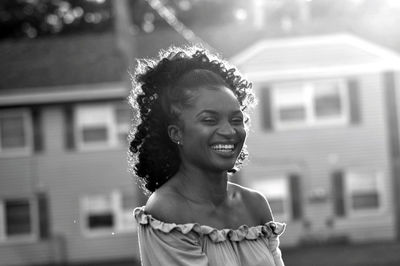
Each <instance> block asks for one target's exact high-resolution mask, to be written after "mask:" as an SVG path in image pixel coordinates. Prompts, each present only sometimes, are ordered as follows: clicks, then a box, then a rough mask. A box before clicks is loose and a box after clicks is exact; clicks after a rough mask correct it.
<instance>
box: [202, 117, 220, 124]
mask: <svg viewBox="0 0 400 266" xmlns="http://www.w3.org/2000/svg"><path fill="white" fill-rule="evenodd" d="M202 121H203V122H204V123H208V124H211V123H215V122H217V120H216V119H215V118H212V117H206V118H203V120H202Z"/></svg>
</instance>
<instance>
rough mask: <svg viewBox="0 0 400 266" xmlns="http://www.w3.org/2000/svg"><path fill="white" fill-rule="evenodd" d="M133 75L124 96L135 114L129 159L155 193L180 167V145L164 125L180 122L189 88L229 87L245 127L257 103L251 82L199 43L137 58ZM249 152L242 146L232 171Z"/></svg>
mask: <svg viewBox="0 0 400 266" xmlns="http://www.w3.org/2000/svg"><path fill="white" fill-rule="evenodd" d="M131 77H132V90H131V92H130V95H129V97H128V100H129V104H130V106H131V108H132V112H133V114H134V117H133V119H132V124H131V129H130V133H129V143H130V146H129V151H128V164H129V171H130V172H131V173H133V174H134V175H136V177H137V178H138V181H139V185H140V186H141V187H142V188H143V189H144V190H145V192H146V190H147V192H154V191H155V190H156V189H157V188H159V187H160V186H162V185H163V184H164V183H165V182H166V181H167V180H168V179H169V178H171V177H172V176H173V175H174V174H175V173H176V172H177V171H178V168H179V166H180V163H181V160H180V157H179V152H178V147H177V145H176V144H175V143H174V142H172V140H171V139H170V138H169V136H168V132H167V128H168V125H170V124H171V123H174V122H177V121H179V114H180V111H182V109H183V108H184V107H185V106H188V105H190V94H189V93H188V92H190V90H193V89H199V88H201V87H204V86H207V85H224V86H226V87H228V88H230V89H231V90H232V92H233V93H234V94H235V96H236V98H237V99H238V101H239V104H240V108H241V110H242V112H243V113H244V115H245V117H246V119H245V126H246V130H247V128H248V126H249V123H250V120H249V110H250V109H251V108H250V107H252V106H253V104H254V103H255V98H254V94H253V91H252V85H251V83H249V82H248V81H247V80H245V79H244V78H243V77H242V76H241V75H240V74H239V72H238V70H237V69H235V68H234V67H232V66H230V65H229V64H228V62H226V61H224V60H222V59H220V58H219V57H217V56H216V55H214V54H211V53H210V52H208V51H207V50H205V49H203V48H199V47H197V46H187V47H175V46H172V47H170V48H169V49H167V50H162V51H160V54H159V57H158V58H157V59H143V60H139V61H138V64H137V67H136V69H135V72H134V73H133V75H132V76H131ZM247 156H248V153H247V149H246V146H244V147H243V149H242V151H241V152H240V154H239V156H238V158H237V160H236V163H235V167H234V169H232V170H231V171H230V172H236V171H237V170H238V169H239V168H240V166H241V165H242V164H243V162H244V160H245V159H246V158H247Z"/></svg>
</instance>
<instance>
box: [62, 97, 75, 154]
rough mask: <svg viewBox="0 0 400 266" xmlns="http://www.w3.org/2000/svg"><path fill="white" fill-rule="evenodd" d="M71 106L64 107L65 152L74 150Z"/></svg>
mask: <svg viewBox="0 0 400 266" xmlns="http://www.w3.org/2000/svg"><path fill="white" fill-rule="evenodd" d="M73 111H74V110H73V108H72V106H71V105H66V106H65V108H64V119H65V130H64V132H65V148H66V149H67V150H73V149H74V148H75V139H74V112H73Z"/></svg>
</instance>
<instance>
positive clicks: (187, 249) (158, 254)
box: [134, 207, 286, 266]
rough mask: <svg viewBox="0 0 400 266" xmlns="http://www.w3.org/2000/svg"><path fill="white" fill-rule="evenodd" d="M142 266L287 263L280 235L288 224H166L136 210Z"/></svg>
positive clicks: (266, 265)
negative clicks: (219, 226) (220, 226)
mask: <svg viewBox="0 0 400 266" xmlns="http://www.w3.org/2000/svg"><path fill="white" fill-rule="evenodd" d="M134 215H135V219H136V221H137V224H138V236H139V247H140V257H141V262H142V266H149V265H151V266H156V265H199V266H205V265H208V266H219V265H223V266H239V265H240V266H259V265H260V266H261V265H263V266H284V263H283V260H282V255H281V251H280V249H279V236H280V235H281V234H282V233H283V231H284V230H285V227H286V225H285V224H283V223H278V222H268V223H266V224H264V225H258V226H253V227H248V226H246V225H242V226H240V227H239V228H237V229H216V228H212V227H210V226H206V225H199V224H197V223H187V224H175V223H165V222H162V221H159V220H157V219H155V218H154V217H152V216H151V215H150V214H147V213H146V212H145V209H144V207H139V208H136V209H135V210H134Z"/></svg>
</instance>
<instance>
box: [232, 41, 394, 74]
mask: <svg viewBox="0 0 400 266" xmlns="http://www.w3.org/2000/svg"><path fill="white" fill-rule="evenodd" d="M231 60H232V62H233V63H234V64H235V65H237V66H238V67H239V68H240V69H241V71H242V72H244V73H246V74H247V75H249V78H255V79H258V78H262V77H273V76H277V75H283V76H284V75H285V74H287V75H290V76H293V75H295V74H301V73H303V74H304V73H309V74H311V73H313V74H316V73H321V72H324V73H331V74H332V73H338V71H339V72H343V73H344V72H346V73H350V72H351V73H355V72H366V71H367V72H369V71H375V72H376V71H384V70H395V69H400V68H399V67H400V56H399V55H398V54H397V53H395V52H393V51H390V50H389V49H387V48H383V47H381V46H378V45H375V44H373V43H370V42H368V41H365V40H363V39H361V38H358V37H356V36H353V35H349V34H331V35H319V36H306V37H304V36H303V37H296V38H285V39H274V40H271V39H268V40H261V41H259V42H257V43H255V44H254V45H251V46H250V47H248V48H247V49H245V50H243V51H242V52H240V53H238V54H237V55H236V56H234V57H233V58H232V59H231Z"/></svg>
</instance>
